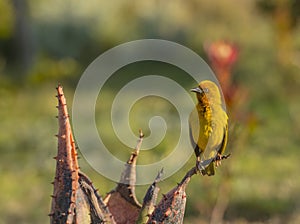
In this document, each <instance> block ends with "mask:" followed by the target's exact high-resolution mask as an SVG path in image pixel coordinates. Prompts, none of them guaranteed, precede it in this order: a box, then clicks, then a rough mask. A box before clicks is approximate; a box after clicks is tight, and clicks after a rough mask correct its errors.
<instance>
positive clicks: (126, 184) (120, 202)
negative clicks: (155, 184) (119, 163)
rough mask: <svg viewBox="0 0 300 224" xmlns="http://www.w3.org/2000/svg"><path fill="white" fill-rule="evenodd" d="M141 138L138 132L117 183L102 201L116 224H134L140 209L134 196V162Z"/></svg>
mask: <svg viewBox="0 0 300 224" xmlns="http://www.w3.org/2000/svg"><path fill="white" fill-rule="evenodd" d="M143 137H144V135H143V133H142V131H141V130H140V138H139V140H138V143H137V146H136V148H135V150H134V151H133V152H132V153H131V156H130V158H129V160H128V161H127V163H126V164H125V169H124V171H123V172H122V174H121V178H120V181H119V183H118V184H117V186H116V188H115V189H114V190H112V191H111V192H109V193H108V194H107V195H106V197H105V199H104V202H105V204H106V205H107V206H108V208H109V210H110V212H111V214H112V215H113V217H114V219H115V221H116V223H118V224H123V223H124V224H125V223H135V222H136V220H137V218H138V215H139V212H140V209H141V207H142V206H141V204H140V203H139V201H138V200H137V198H136V195H135V183H136V161H137V157H138V154H139V150H140V147H141V145H142V141H143Z"/></svg>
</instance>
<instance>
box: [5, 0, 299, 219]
mask: <svg viewBox="0 0 300 224" xmlns="http://www.w3.org/2000/svg"><path fill="white" fill-rule="evenodd" d="M299 3H300V2H299V1H297V0H257V1H253V0H244V1H238V0H219V1H211V2H208V1H205V0H190V1H179V0H174V1H158V0H156V1H137V0H136V1H122V0H116V1H97V0H89V1H71V0H65V1H58V0H53V1H46V0H0V183H1V185H0V223H1V224H2V223H47V222H49V217H48V216H47V214H48V213H49V211H50V195H51V194H52V190H53V188H52V185H51V184H50V183H51V182H52V180H53V178H54V172H55V161H54V160H53V159H52V157H53V156H55V155H56V150H57V148H56V147H57V139H56V138H55V137H54V134H56V133H57V129H58V125H57V120H56V119H55V116H56V114H57V111H56V108H55V106H56V104H57V102H56V98H55V97H54V96H55V94H56V93H55V87H56V86H57V84H58V83H61V84H62V85H63V86H64V91H65V94H66V97H67V102H68V104H69V111H70V112H71V106H72V100H73V94H74V91H75V88H76V84H77V82H78V81H79V79H80V76H81V74H82V72H83V71H84V69H85V68H86V67H87V66H88V65H89V64H90V63H91V62H92V61H93V60H94V59H95V58H96V57H97V56H98V55H100V54H101V53H102V52H104V51H105V50H107V49H109V48H111V47H114V46H116V45H118V44H121V43H123V42H127V41H131V40H135V39H141V38H161V39H167V40H171V41H175V42H178V43H180V44H182V45H185V46H187V47H190V48H191V49H193V50H194V51H195V52H197V53H198V54H199V55H200V56H202V57H203V58H204V59H205V60H206V61H207V62H208V59H207V56H206V54H205V50H204V48H203V46H204V44H205V43H209V42H213V41H217V40H227V41H230V42H232V43H235V44H236V45H237V46H238V51H239V56H238V60H237V62H236V64H235V66H234V68H233V70H232V77H231V78H232V81H233V82H234V83H235V85H237V86H239V87H241V88H242V89H244V90H245V92H247V94H246V98H245V99H244V100H243V104H242V106H239V107H238V110H239V112H240V113H242V114H244V115H245V116H244V117H246V118H245V119H237V120H235V121H233V122H232V123H234V124H236V125H235V126H234V128H236V129H237V131H235V130H236V129H234V128H233V127H232V129H231V130H233V131H232V133H234V134H232V135H231V138H230V143H229V147H228V149H227V150H228V151H232V152H233V155H232V158H231V159H229V160H227V161H225V162H224V163H223V165H222V167H221V168H219V169H218V171H217V175H216V176H214V177H201V176H195V177H193V179H192V181H191V183H190V185H189V186H188V189H187V200H188V201H187V208H186V216H185V222H184V223H209V222H210V220H213V219H212V218H211V217H212V214H213V211H214V212H215V213H214V214H219V216H221V220H223V222H224V223H299V222H300V191H299V189H300V178H299V173H298V171H299V168H300V166H299V163H298V161H299V158H300V150H299V144H300V137H299V133H300V116H299V115H300V103H299V96H300V25H299V15H300V4H299ZM146 64H147V63H146ZM149 66H150V67H151V68H153V69H154V70H156V69H157V71H161V72H160V73H161V74H164V73H168V74H171V75H170V77H174V79H176V80H178V82H180V83H181V84H182V85H183V86H185V87H186V88H190V87H193V85H194V83H192V82H191V80H190V79H188V78H187V77H186V74H183V72H182V71H179V70H178V69H177V70H176V69H175V68H173V67H170V66H166V65H163V64H155V65H145V64H137V65H132V66H128V68H124V70H121V71H119V73H122V74H125V75H122V76H120V77H122V78H114V77H112V79H111V80H110V83H108V84H107V85H106V86H105V88H104V89H103V93H102V94H104V96H105V97H104V98H105V99H107V100H106V101H102V102H101V103H97V115H96V117H97V122H98V123H97V125H98V129H99V130H101V132H102V133H103V135H104V137H105V141H106V143H107V145H108V146H109V148H110V149H111V150H112V152H113V153H114V154H115V155H116V156H118V157H119V158H121V159H123V160H124V161H126V159H127V158H128V156H129V153H130V149H128V148H127V147H125V146H124V145H122V144H121V143H120V142H118V141H116V136H115V135H114V134H113V133H112V130H111V127H110V125H109V124H108V123H105V121H103V120H101V116H102V114H103V116H104V114H105V113H109V109H110V106H111V102H112V100H113V96H114V95H115V94H116V93H117V92H118V89H120V87H121V86H122V85H123V84H126V83H127V82H129V81H130V80H131V79H132V78H134V77H136V74H137V71H143V72H148V73H149V72H150V73H151V72H152V70H151V71H149ZM145 67H146V69H145ZM143 68H144V70H145V71H144V70H143ZM141 73H142V72H141ZM115 75H117V74H115ZM124 97H126V96H124ZM148 100H150V101H146V102H144V103H143V102H139V103H140V104H139V103H138V104H137V105H135V107H134V108H133V112H134V114H131V116H132V117H131V121H132V122H131V125H132V129H133V130H134V131H135V130H138V128H139V127H142V128H143V130H144V132H145V134H146V135H147V134H149V130H148V127H147V123H148V114H147V113H148V110H147V109H146V108H145V105H149V102H150V103H154V104H155V106H154V107H151V111H150V112H151V114H153V115H155V113H156V111H159V113H160V112H162V113H165V117H166V118H167V119H169V121H168V123H170V124H173V122H175V121H178V116H177V115H176V111H175V110H174V108H173V107H172V106H171V105H169V104H168V103H166V102H165V101H163V100H161V99H158V100H157V98H149V99H148ZM139 105H140V106H139ZM143 105H144V106H143ZM107 111H108V112H107ZM145 114H146V116H144V115H145ZM176 130H178V127H176V124H175V125H174V124H173V126H172V128H169V129H168V135H170V136H178V135H179V134H178V132H176ZM168 135H167V136H166V140H164V141H163V142H162V144H160V145H159V146H158V149H156V150H153V151H151V150H150V151H147V152H144V153H142V154H141V156H140V162H141V164H142V163H143V162H146V163H147V162H153V161H155V160H156V159H159V158H160V157H161V156H165V155H167V154H168V153H169V151H170V150H171V147H172V145H173V144H174V143H173V141H174V140H170V138H168ZM168 139H169V140H168ZM187 141H188V140H187ZM168 150H169V151H168ZM79 163H80V166H81V170H82V171H83V172H85V173H86V174H87V175H88V176H89V177H90V178H91V179H92V180H93V182H94V185H95V186H96V187H98V188H99V189H100V192H101V194H102V195H105V193H106V192H108V191H110V190H111V189H112V188H113V187H114V186H115V183H113V182H111V181H109V180H107V179H105V178H104V177H102V176H101V175H100V174H98V173H96V172H95V171H94V170H93V169H92V168H91V167H90V166H89V165H88V164H87V162H86V161H85V160H84V159H81V160H80V161H79ZM193 164H194V158H191V160H190V161H189V163H188V164H187V165H186V166H185V167H183V168H182V169H181V170H180V171H179V172H177V173H176V174H175V175H173V176H172V177H170V178H168V179H166V180H165V181H163V182H162V183H160V186H161V192H167V191H168V190H170V189H171V188H172V187H173V186H175V185H176V183H177V182H179V181H180V179H181V178H182V177H183V175H184V173H185V172H186V171H187V170H188V169H189V168H190V167H191V166H192V165H193ZM224 183H226V184H224ZM224 186H225V190H224ZM146 187H147V186H139V187H137V194H138V197H139V199H140V201H141V200H142V197H143V194H144V192H145V189H146ZM218 199H220V200H219V201H218ZM220 203H221V205H222V203H223V210H224V211H223V212H222V211H218V209H216V208H217V207H218V206H217V205H220ZM221 207H222V206H221Z"/></svg>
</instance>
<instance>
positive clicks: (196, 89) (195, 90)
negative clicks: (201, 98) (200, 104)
mask: <svg viewBox="0 0 300 224" xmlns="http://www.w3.org/2000/svg"><path fill="white" fill-rule="evenodd" d="M191 92H195V93H203V90H202V89H200V88H199V87H196V88H193V89H191Z"/></svg>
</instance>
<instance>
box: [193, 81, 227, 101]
mask: <svg viewBox="0 0 300 224" xmlns="http://www.w3.org/2000/svg"><path fill="white" fill-rule="evenodd" d="M191 91H192V92H195V93H196V95H197V99H198V101H199V103H202V104H211V103H214V104H215V103H217V104H221V102H222V98H221V94H220V90H219V87H218V86H217V85H216V84H215V83H214V82H212V81H209V80H205V81H202V82H200V83H199V85H198V86H197V87H196V88H193V89H191Z"/></svg>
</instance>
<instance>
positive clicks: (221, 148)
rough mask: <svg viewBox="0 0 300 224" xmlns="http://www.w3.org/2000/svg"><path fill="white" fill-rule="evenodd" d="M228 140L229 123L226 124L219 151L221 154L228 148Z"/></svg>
mask: <svg viewBox="0 0 300 224" xmlns="http://www.w3.org/2000/svg"><path fill="white" fill-rule="evenodd" d="M227 140H228V125H227V124H226V126H225V127H224V135H223V140H222V143H221V145H220V147H219V149H218V153H219V154H221V155H222V154H224V152H225V149H226V145H227Z"/></svg>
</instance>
